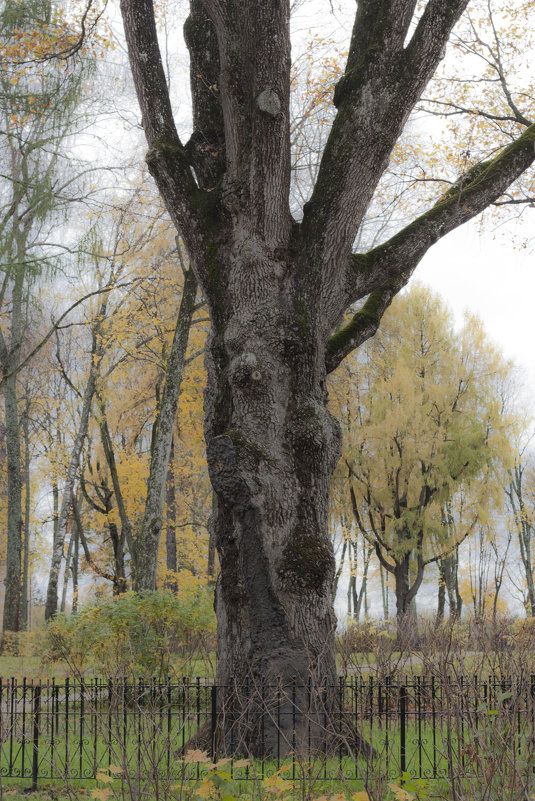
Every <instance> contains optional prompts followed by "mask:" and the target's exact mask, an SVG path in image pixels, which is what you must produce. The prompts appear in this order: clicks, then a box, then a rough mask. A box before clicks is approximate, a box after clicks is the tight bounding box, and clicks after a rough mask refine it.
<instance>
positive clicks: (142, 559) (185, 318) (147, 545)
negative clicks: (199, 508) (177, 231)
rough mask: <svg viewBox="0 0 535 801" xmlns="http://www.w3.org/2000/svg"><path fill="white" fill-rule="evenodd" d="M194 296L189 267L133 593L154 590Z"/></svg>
mask: <svg viewBox="0 0 535 801" xmlns="http://www.w3.org/2000/svg"><path fill="white" fill-rule="evenodd" d="M196 294H197V279H196V278H195V275H194V273H193V270H192V269H191V268H190V269H189V270H188V271H187V272H186V273H185V275H184V288H183V290H182V301H181V303H180V309H179V312H178V317H177V323H176V328H175V335H174V338H173V344H172V345H171V352H170V354H169V359H168V362H167V366H166V371H165V384H164V389H163V394H162V402H161V405H160V411H159V415H158V422H157V430H156V436H155V439H154V444H153V448H152V453H151V460H150V474H149V480H148V485H147V498H146V501H145V514H144V517H143V525H142V528H141V533H140V535H139V537H138V539H137V542H136V556H135V561H136V576H135V582H136V583H135V586H136V590H154V589H156V568H157V563H158V545H159V542H160V533H161V530H162V517H163V506H164V491H165V480H166V477H167V466H168V464H169V454H170V452H171V442H172V439H173V430H174V426H175V417H176V410H177V406H178V396H179V393H180V385H181V383H182V375H183V372H184V365H185V361H186V350H187V347H188V338H189V331H190V328H191V320H192V317H193V312H194V309H195V296H196Z"/></svg>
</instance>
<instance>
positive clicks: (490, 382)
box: [339, 286, 515, 622]
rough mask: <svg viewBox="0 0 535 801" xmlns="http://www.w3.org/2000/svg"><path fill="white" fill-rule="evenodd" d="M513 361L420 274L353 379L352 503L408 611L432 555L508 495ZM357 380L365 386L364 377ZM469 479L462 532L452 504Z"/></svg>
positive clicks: (347, 468)
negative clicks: (449, 520)
mask: <svg viewBox="0 0 535 801" xmlns="http://www.w3.org/2000/svg"><path fill="white" fill-rule="evenodd" d="M510 372H511V365H510V363H508V362H507V361H505V360H504V359H503V358H502V357H501V356H500V354H499V352H497V351H496V350H495V348H493V346H492V345H491V344H490V343H489V342H488V340H487V338H486V337H485V334H484V332H483V330H482V327H481V324H480V323H479V321H477V320H476V319H474V318H468V319H467V320H466V322H465V325H464V327H463V329H462V330H461V331H460V332H458V333H455V332H454V330H453V320H452V317H451V314H450V313H448V311H447V309H446V308H445V306H444V304H443V303H442V302H441V301H440V299H439V298H438V297H437V296H434V295H433V294H432V293H431V292H430V291H429V290H427V289H425V288H423V287H421V286H416V287H414V288H413V289H412V290H411V291H410V292H409V293H407V294H404V295H403V296H400V297H398V298H397V299H396V300H395V301H394V303H393V304H392V306H391V308H390V309H389V311H388V312H387V314H385V316H384V318H383V323H382V326H381V329H380V330H379V332H378V333H377V334H376V336H375V337H374V339H373V340H371V342H370V343H369V344H368V346H367V347H366V354H365V358H361V360H360V362H359V364H358V369H357V370H356V373H357V375H358V378H357V379H354V381H353V385H352V384H351V383H348V384H347V386H345V387H344V390H345V395H346V402H345V404H344V407H343V413H344V418H345V420H347V425H346V426H345V431H344V433H346V441H345V447H344V457H345V458H344V459H343V460H342V462H341V463H340V468H339V472H340V474H341V475H342V477H343V479H344V480H345V479H346V476H347V475H348V472H349V475H350V493H351V499H352V506H353V511H354V514H355V518H356V521H357V524H358V527H359V529H360V532H361V533H362V535H363V536H364V537H365V538H366V539H367V540H368V541H369V542H370V543H372V544H373V546H374V548H375V552H376V554H377V557H378V559H379V561H380V563H381V564H382V566H383V568H384V569H385V570H387V571H388V572H389V573H391V574H392V575H393V578H394V582H395V593H396V606H397V618H398V622H403V619H404V617H405V616H406V615H407V613H408V612H409V610H410V604H411V601H412V600H413V599H414V598H415V596H416V593H417V592H418V590H419V588H420V586H421V583H422V579H423V576H424V569H425V566H426V565H428V564H430V563H434V562H437V561H439V560H440V559H441V558H443V557H444V556H446V555H448V554H449V553H451V552H452V551H453V550H454V549H455V547H456V546H457V545H458V544H459V542H460V541H461V540H462V539H463V538H464V537H466V536H467V535H468V534H470V532H471V530H472V528H473V526H474V524H475V522H476V521H478V520H479V519H480V518H481V517H484V516H485V509H487V508H490V505H491V500H492V501H494V502H493V504H492V505H493V507H494V508H495V507H496V504H497V503H498V501H499V499H500V498H501V496H502V487H503V481H504V478H505V476H506V475H507V473H506V469H507V467H508V465H509V463H510V459H511V454H512V445H511V444H510V443H512V435H513V433H514V425H515V420H514V417H513V416H512V415H507V414H504V408H503V398H502V395H501V392H500V389H501V387H502V386H503V384H504V381H505V379H506V377H507V375H508V374H509V373H510ZM357 382H358V386H357V385H356V384H357ZM461 489H462V490H463V522H462V525H459V526H458V528H457V529H456V532H455V535H454V536H453V537H452V535H451V530H450V527H449V526H448V525H447V524H446V521H445V520H444V507H445V505H448V507H449V509H450V510H454V509H455V505H456V493H458V492H459V491H460V490H461Z"/></svg>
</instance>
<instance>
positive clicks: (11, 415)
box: [3, 376, 22, 632]
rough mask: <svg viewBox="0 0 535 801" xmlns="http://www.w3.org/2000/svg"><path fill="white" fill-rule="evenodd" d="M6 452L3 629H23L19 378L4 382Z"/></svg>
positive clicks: (14, 377) (13, 377) (5, 630)
mask: <svg viewBox="0 0 535 801" xmlns="http://www.w3.org/2000/svg"><path fill="white" fill-rule="evenodd" d="M4 404H5V414H6V450H7V558H6V579H5V585H6V590H5V597H4V617H3V629H4V632H7V631H19V630H20V604H21V552H22V485H21V454H20V430H19V411H18V405H17V389H16V376H12V377H10V378H8V379H6V381H5V383H4Z"/></svg>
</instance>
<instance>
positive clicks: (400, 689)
mask: <svg viewBox="0 0 535 801" xmlns="http://www.w3.org/2000/svg"><path fill="white" fill-rule="evenodd" d="M247 732H248V733H249V734H248V733H247ZM534 737H535V676H528V677H525V678H516V679H503V678H498V677H494V676H491V677H489V678H487V679H485V680H481V679H480V678H478V677H475V678H473V679H471V680H467V679H463V678H460V679H457V680H455V681H454V680H450V679H447V680H443V681H439V680H438V679H436V678H434V677H407V678H404V679H403V680H399V679H393V678H392V679H386V680H385V681H381V682H378V681H376V680H374V679H373V678H366V679H364V678H360V677H345V678H341V679H340V680H339V682H338V683H337V684H336V685H325V684H321V685H318V686H314V685H313V684H312V682H310V683H309V684H308V685H307V686H306V687H303V685H299V684H297V683H293V684H289V685H286V686H284V687H283V686H282V685H281V684H280V683H279V684H277V685H271V684H270V685H267V684H265V683H262V684H261V686H255V687H254V688H253V687H252V686H250V685H248V684H245V685H243V686H241V687H239V688H238V687H237V686H236V685H233V686H232V687H228V686H220V685H216V684H213V683H210V682H207V681H204V680H201V679H200V678H197V679H196V680H190V679H186V678H185V679H183V680H182V681H178V682H173V683H166V684H161V683H158V682H156V681H155V680H153V681H148V682H147V681H144V680H139V681H136V682H132V681H127V680H121V681H117V680H109V681H103V680H101V679H93V680H90V681H89V680H88V681H73V680H69V679H65V681H64V682H62V683H56V682H55V680H54V679H52V680H50V681H47V682H46V683H44V682H34V681H27V680H26V679H23V680H22V681H17V680H15V679H10V680H2V679H0V772H1V775H2V776H4V777H20V778H28V779H31V780H32V784H33V785H34V786H35V784H36V782H37V781H38V779H40V778H47V779H53V778H55V777H57V778H61V779H66V778H69V779H91V778H95V777H97V774H99V772H100V773H102V772H108V773H109V772H110V770H111V771H112V773H113V772H114V771H115V772H116V773H117V774H118V773H121V775H122V776H127V775H142V776H148V775H150V776H152V777H162V778H165V779H168V780H170V779H174V778H180V777H182V778H184V775H185V774H184V765H185V764H187V765H188V769H189V772H188V774H187V777H188V778H198V777H199V776H200V775H201V774H202V771H203V770H206V769H207V766H206V764H205V763H203V762H202V761H201V762H200V763H197V764H194V765H193V764H192V763H193V762H195V761H196V760H197V759H198V758H199V757H198V755H199V753H200V752H201V751H204V752H206V754H207V756H206V757H205V759H206V760H208V759H209V758H210V759H216V758H217V756H218V754H219V755H221V754H222V753H226V754H227V755H229V754H230V753H231V752H234V753H235V754H236V755H238V754H239V757H243V756H249V757H250V763H249V764H248V765H247V766H244V764H243V760H240V761H239V763H238V766H237V767H236V769H235V776H236V777H238V778H240V779H244V780H245V779H248V778H252V777H253V776H255V777H258V776H260V777H261V778H263V777H265V776H267V775H270V774H272V773H274V772H276V771H278V770H279V769H280V768H281V766H282V765H284V766H285V771H286V772H285V773H284V776H285V777H286V778H294V779H295V778H298V777H299V771H300V768H299V766H300V764H302V761H303V759H306V760H308V763H307V764H310V763H311V760H312V761H314V763H315V764H316V765H319V768H318V770H319V773H318V778H319V779H321V780H328V779H340V778H341V777H343V778H344V779H346V780H352V779H355V780H358V779H366V777H367V776H368V777H369V776H370V775H371V773H373V772H375V773H377V772H380V773H381V775H382V776H384V777H390V778H400V777H412V778H426V779H451V778H452V777H459V776H461V777H462V776H467V775H473V774H477V773H478V772H484V771H485V770H486V769H487V767H488V764H489V761H490V760H493V763H492V764H494V765H495V764H497V760H503V759H504V758H505V757H509V758H510V759H513V761H514V763H515V770H519V769H521V770H525V771H528V772H531V771H532V770H533V768H532V765H533V764H534V763H533V755H534V751H535V749H534V747H533V746H534ZM251 743H252V745H251ZM192 752H193V754H192ZM196 755H197V756H196ZM300 760H301V761H300ZM524 763H525V765H524Z"/></svg>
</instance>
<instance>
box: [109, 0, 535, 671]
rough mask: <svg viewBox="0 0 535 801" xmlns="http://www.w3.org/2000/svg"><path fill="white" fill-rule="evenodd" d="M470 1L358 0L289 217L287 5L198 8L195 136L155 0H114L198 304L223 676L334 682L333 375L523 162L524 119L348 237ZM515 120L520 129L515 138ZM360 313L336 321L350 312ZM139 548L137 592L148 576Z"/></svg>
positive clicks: (336, 439)
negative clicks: (205, 310) (177, 105)
mask: <svg viewBox="0 0 535 801" xmlns="http://www.w3.org/2000/svg"><path fill="white" fill-rule="evenodd" d="M466 6H467V0H427V2H425V3H417V2H416V0H381V1H380V2H378V1H377V0H361V2H359V3H358V5H357V8H356V13H355V18H354V25H353V31H352V34H351V39H350V42H349V47H348V56H347V61H346V64H345V70H344V74H343V77H342V78H341V80H340V81H339V82H338V84H337V86H336V89H335V92H334V97H333V102H334V105H335V106H336V108H337V112H336V116H335V118H334V122H333V124H332V128H331V131H330V134H329V136H328V138H327V142H326V144H325V147H324V149H323V154H322V157H321V163H320V167H319V170H318V174H317V178H316V181H315V184H314V187H313V188H312V190H311V194H310V197H309V199H308V202H307V203H306V204H305V205H304V207H303V209H302V218H301V220H300V221H297V220H296V219H294V218H292V215H291V213H290V205H289V197H290V181H291V152H290V151H291V148H290V130H289V123H290V118H289V116H290V115H289V97H290V83H291V53H290V19H289V17H290V3H289V0H250V2H247V3H244V2H242V1H241V0H239V2H238V0H191V2H190V14H189V17H188V20H187V22H186V26H185V37H186V43H187V46H188V48H189V53H190V60H191V71H190V75H191V87H192V101H193V122H192V129H193V133H192V135H191V137H190V139H189V140H188V141H187V142H183V141H182V140H181V138H180V136H179V133H178V131H177V126H176V124H175V120H174V117H173V111H172V107H171V102H170V98H169V92H168V83H167V80H166V75H165V71H164V68H163V65H162V59H161V54H160V48H159V45H158V38H157V30H156V25H155V19H154V9H153V3H152V0H123V1H122V3H121V8H122V14H123V19H124V24H125V31H126V38H127V43H128V50H129V57H130V62H131V67H132V72H133V76H134V82H135V85H136V91H137V95H138V99H139V103H140V106H141V112H142V119H143V126H144V129H145V134H146V137H147V141H148V146H149V150H148V154H147V161H148V165H149V169H150V171H151V174H152V175H153V177H154V178H155V180H156V183H157V185H158V187H159V190H160V192H161V194H162V197H163V198H164V201H165V203H166V206H167V209H168V211H169V213H170V215H171V217H172V219H173V221H174V223H175V225H176V226H177V229H178V230H179V231H180V234H181V237H182V239H183V241H184V243H185V245H186V247H187V250H188V254H189V257H190V260H191V264H192V267H193V270H194V271H195V274H196V276H197V279H198V281H199V284H200V287H201V289H202V292H203V294H204V296H205V297H206V299H207V302H208V306H209V311H210V317H211V334H210V337H209V341H208V345H207V352H206V365H207V376H208V377H207V389H206V395H205V414H206V420H205V439H206V446H207V459H208V466H209V471H210V478H211V482H212V485H213V487H214V489H215V492H216V495H217V506H216V509H215V512H214V514H213V516H212V525H213V527H214V532H215V539H216V543H217V548H218V552H219V560H220V565H221V572H220V577H219V581H218V585H217V590H216V611H217V618H218V660H219V661H218V671H219V680H220V681H222V682H223V683H225V682H228V681H229V680H230V677H231V676H234V677H240V676H243V675H244V674H247V673H252V674H253V676H255V677H260V676H263V677H267V678H268V679H269V677H273V676H281V677H282V678H283V679H290V678H291V677H292V676H294V675H297V676H299V677H301V678H304V677H305V676H308V675H309V670H310V668H311V667H312V668H313V669H314V670H315V671H316V672H317V674H318V675H321V676H324V677H327V678H328V679H329V680H331V681H332V680H333V679H334V676H335V662H334V626H335V616H334V611H333V599H332V584H333V575H334V558H333V554H332V547H331V543H330V540H329V534H328V530H327V520H328V499H329V485H330V479H331V475H332V472H333V470H334V468H335V466H336V463H337V461H338V458H339V455H340V439H341V438H340V427H339V424H338V423H337V421H336V420H335V419H334V418H333V417H332V415H331V414H330V413H329V411H328V409H327V392H326V377H327V374H328V373H329V372H331V371H332V370H333V369H334V368H335V367H336V366H337V365H338V364H339V363H340V362H341V361H342V359H343V358H344V357H345V356H347V355H348V354H349V353H350V352H351V351H352V350H354V349H355V348H357V347H358V346H359V345H360V344H361V343H362V342H364V341H365V340H366V339H367V338H369V337H370V336H372V335H373V334H374V333H375V331H376V329H377V327H378V325H379V321H380V318H381V316H382V314H383V312H384V310H385V309H386V308H387V306H388V305H389V303H390V302H391V300H392V298H393V296H394V295H395V294H396V293H397V292H398V291H399V289H400V288H401V287H402V286H403V285H404V283H405V282H406V281H407V280H408V277H409V275H410V274H411V273H412V271H413V270H414V269H415V267H416V265H417V264H418V262H419V261H420V259H421V258H422V257H423V255H424V254H425V253H426V252H427V251H428V249H429V248H430V247H431V246H432V245H433V244H434V243H435V242H436V241H437V240H438V239H440V238H441V237H442V236H444V235H445V234H447V233H448V232H449V231H451V230H453V229H454V228H456V227H457V226H459V225H461V224H462V223H464V222H466V221H467V220H470V219H471V218H473V217H474V216H476V215H477V214H479V213H480V212H481V211H482V210H483V209H485V208H486V207H487V206H488V205H489V204H490V203H492V202H493V201H495V200H496V199H497V198H498V197H500V196H501V195H502V193H503V192H504V191H505V190H506V189H507V187H508V186H510V184H511V183H512V182H513V181H515V180H516V179H517V178H518V176H519V175H521V174H522V172H523V171H524V170H526V169H527V168H528V167H530V166H531V164H532V163H533V160H534V158H535V151H534V142H535V126H523V127H522V128H520V129H519V130H518V133H517V135H516V138H514V139H513V140H512V141H511V142H510V143H509V144H507V145H506V146H504V147H502V148H501V149H500V150H499V151H498V152H496V153H494V155H493V158H492V159H491V160H490V161H489V163H488V164H487V165H486V167H485V169H484V170H483V171H479V173H478V175H477V177H476V175H475V174H471V175H470V176H468V177H466V178H465V180H464V182H463V183H462V185H459V186H457V187H456V188H454V189H452V191H451V193H450V194H449V195H448V196H447V197H444V198H443V199H442V201H441V202H437V203H436V204H435V205H432V206H431V207H430V208H429V210H428V211H427V212H426V213H424V214H423V215H421V216H419V217H418V218H417V219H415V220H414V221H413V222H412V223H411V224H410V225H408V226H407V227H405V228H404V229H403V230H401V231H399V232H398V233H397V234H395V235H394V236H393V237H392V238H390V239H389V240H388V241H385V242H384V243H382V244H381V245H379V246H377V247H375V248H374V249H372V250H371V251H368V252H367V253H358V254H354V253H353V252H352V247H353V243H354V241H355V238H356V236H357V234H358V231H359V227H360V225H361V223H362V220H363V219H364V216H365V214H366V210H367V208H368V206H369V204H370V202H371V200H372V198H373V195H374V191H375V188H376V187H377V185H378V184H379V182H380V180H381V176H382V175H383V172H384V170H385V168H386V166H387V163H388V160H389V156H390V153H391V151H392V149H393V147H394V146H395V144H396V142H397V141H398V139H399V137H400V135H401V133H402V131H403V129H404V126H405V124H406V122H407V119H408V117H409V114H410V112H411V110H412V109H413V108H414V106H415V104H416V103H417V102H418V99H419V98H420V96H421V94H422V92H423V90H424V89H425V87H426V85H427V84H428V82H429V80H430V79H431V77H432V76H433V73H434V72H435V70H436V68H437V66H438V64H439V62H440V60H441V58H442V57H443V54H444V49H445V47H446V45H447V43H448V39H449V37H450V34H451V32H452V29H453V27H454V25H455V24H456V22H457V21H458V20H459V18H460V17H461V14H462V13H463V11H464V9H465V8H466ZM524 128H525V130H524ZM359 299H361V300H365V302H364V305H363V306H362V307H361V308H360V309H359V310H358V311H357V312H356V313H355V314H354V315H353V317H352V318H351V320H350V321H349V322H348V323H347V324H346V325H345V326H344V327H342V328H341V330H338V331H337V329H338V328H339V326H340V325H341V322H342V320H343V316H344V313H345V312H346V311H347V310H348V309H350V308H351V306H352V304H354V303H355V302H357V301H358V300H359ZM156 561H157V553H156V549H155V547H154V542H153V540H152V539H151V538H150V537H149V538H147V539H146V542H145V544H144V551H143V552H142V556H141V558H140V564H142V565H143V566H144V572H143V574H142V575H141V574H140V575H139V586H140V587H147V588H151V587H153V586H154V583H155V575H156Z"/></svg>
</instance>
